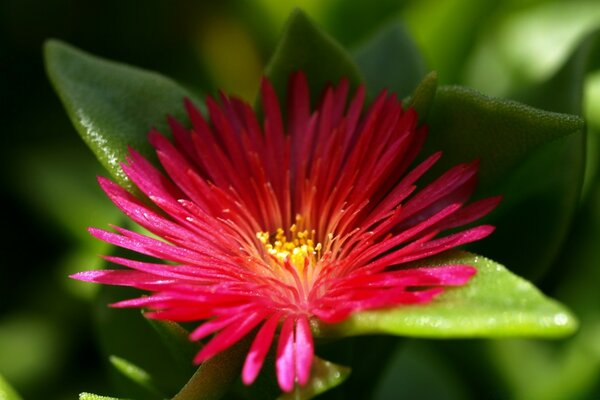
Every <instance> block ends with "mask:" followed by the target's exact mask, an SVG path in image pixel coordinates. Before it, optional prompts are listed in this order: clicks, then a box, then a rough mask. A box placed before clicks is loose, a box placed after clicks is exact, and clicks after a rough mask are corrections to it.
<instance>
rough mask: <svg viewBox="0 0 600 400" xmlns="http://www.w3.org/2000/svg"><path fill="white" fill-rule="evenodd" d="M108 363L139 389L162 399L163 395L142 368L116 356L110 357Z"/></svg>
mask: <svg viewBox="0 0 600 400" xmlns="http://www.w3.org/2000/svg"><path fill="white" fill-rule="evenodd" d="M109 361H110V363H111V364H112V366H113V367H115V369H116V370H117V371H119V372H120V373H121V374H123V376H125V377H127V378H128V379H129V380H131V381H132V382H134V383H135V384H137V385H138V386H140V387H141V388H143V389H145V390H147V391H148V394H149V395H151V396H153V397H157V398H162V397H164V395H162V394H161V393H160V391H159V390H158V389H157V388H156V386H155V384H154V382H153V381H152V377H151V376H150V374H149V373H148V372H146V371H144V370H143V369H142V368H140V367H138V366H137V365H135V364H133V363H131V362H129V361H127V360H125V359H124V358H121V357H117V356H110V357H109Z"/></svg>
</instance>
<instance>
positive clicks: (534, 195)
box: [474, 32, 600, 279]
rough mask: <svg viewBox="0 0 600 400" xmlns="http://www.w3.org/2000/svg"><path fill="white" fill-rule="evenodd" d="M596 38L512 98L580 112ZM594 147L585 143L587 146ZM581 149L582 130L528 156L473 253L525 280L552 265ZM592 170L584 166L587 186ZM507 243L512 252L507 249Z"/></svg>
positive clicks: (576, 182)
mask: <svg viewBox="0 0 600 400" xmlns="http://www.w3.org/2000/svg"><path fill="white" fill-rule="evenodd" d="M599 38H600V34H599V33H598V32H596V33H594V34H592V35H590V36H588V37H586V38H585V39H584V40H583V41H582V42H581V43H580V45H579V46H578V47H577V48H576V49H575V51H574V52H573V54H572V55H571V57H570V58H569V59H568V60H567V62H566V63H565V65H563V66H562V68H560V69H559V70H558V72H556V74H555V75H554V76H553V77H552V78H551V79H549V80H547V81H545V82H543V83H541V84H535V85H530V86H528V87H525V88H523V89H521V90H520V91H518V92H517V93H516V94H515V95H514V97H516V98H518V99H519V100H522V101H524V102H527V103H528V104H531V105H533V106H536V107H541V108H544V109H547V110H551V111H555V112H568V113H572V114H576V115H582V100H583V91H584V84H585V79H586V76H587V74H588V71H589V70H590V69H594V68H598V66H600V48H599V45H600V40H599ZM557 93H560V95H556V94H557ZM589 128H590V126H589V125H588V130H589ZM595 146H596V145H595V144H594V143H592V142H590V143H588V149H589V150H592V151H593V150H595V149H596V147H595ZM585 153H586V134H585V132H584V131H583V130H581V131H579V132H576V133H575V134H573V135H570V136H568V137H565V138H561V139H559V140H557V141H554V142H551V143H548V144H546V145H544V146H543V147H542V148H540V149H539V150H538V151H537V152H534V153H533V154H532V155H531V156H530V157H528V159H527V161H526V162H525V163H524V164H523V165H522V166H521V167H520V168H518V169H517V170H516V171H515V172H514V173H513V176H512V178H511V179H510V180H509V181H507V182H505V184H504V185H503V186H501V187H499V188H498V190H499V191H500V193H503V194H504V195H505V201H504V204H503V206H502V207H501V208H500V209H499V210H498V213H496V214H495V215H492V221H490V222H491V223H492V224H496V225H497V227H498V230H497V232H496V234H495V235H494V236H493V237H492V238H491V240H489V241H484V242H482V243H478V244H477V246H476V247H474V249H475V251H477V252H480V253H482V254H486V255H488V256H490V257H492V258H494V259H498V260H500V261H502V262H504V263H506V264H507V265H511V267H513V268H514V270H515V271H516V272H518V273H520V274H522V275H523V276H525V277H527V278H530V279H535V278H537V277H540V276H542V274H543V273H545V272H546V271H547V270H548V268H549V267H550V266H551V265H553V262H554V261H555V259H556V256H557V255H558V253H559V251H560V249H561V246H562V244H563V242H564V239H565V237H566V236H567V233H568V230H569V227H570V225H571V221H572V219H573V216H574V213H575V210H576V208H577V206H578V204H579V201H580V194H581V188H582V181H583V177H584V171H585V169H586V167H585V165H586V156H585ZM588 156H590V157H588V161H590V160H594V158H593V157H591V156H593V154H592V153H588ZM593 165H594V163H591V164H590V166H593ZM594 173H595V172H594V171H593V170H592V168H588V171H587V184H586V189H589V187H590V184H591V179H592V178H593V176H594ZM586 193H587V190H586ZM548 216H552V217H551V218H549V217H548ZM515 233H518V235H516V234H515ZM508 247H509V248H510V249H511V251H510V252H506V251H505V249H506V248H508Z"/></svg>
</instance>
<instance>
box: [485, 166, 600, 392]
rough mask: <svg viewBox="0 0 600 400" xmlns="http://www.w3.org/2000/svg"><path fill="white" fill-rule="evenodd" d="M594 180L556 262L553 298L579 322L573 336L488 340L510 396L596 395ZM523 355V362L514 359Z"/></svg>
mask: <svg viewBox="0 0 600 400" xmlns="http://www.w3.org/2000/svg"><path fill="white" fill-rule="evenodd" d="M599 242H600V180H599V179H598V177H596V180H595V181H594V182H593V185H592V187H591V189H590V193H589V196H588V197H587V198H586V199H585V202H584V203H583V205H582V206H581V208H580V210H579V211H578V215H577V217H576V219H575V222H574V224H573V226H572V229H571V230H570V234H569V237H568V239H567V241H566V244H565V247H564V249H563V252H562V254H561V257H560V258H559V259H558V261H557V263H556V264H557V270H556V273H557V274H558V273H560V280H559V281H558V282H557V283H556V286H557V289H556V290H555V293H556V296H557V298H559V299H560V300H561V301H564V302H565V303H566V304H569V306H571V307H572V308H573V311H574V312H575V313H576V314H577V316H578V317H579V318H580V321H581V329H580V330H579V331H578V333H577V335H575V336H574V337H572V338H570V339H569V340H567V341H564V342H560V343H544V342H539V341H533V340H511V341H501V342H498V343H490V344H489V353H490V356H491V360H492V362H493V365H494V367H495V368H496V370H497V371H499V373H500V374H501V375H502V377H503V378H504V380H505V381H506V382H507V383H508V387H509V389H510V391H511V393H510V395H511V396H510V397H511V398H514V399H518V400H520V399H534V398H539V399H542V398H543V399H561V400H567V399H575V398H579V399H596V398H599V396H600V386H598V376H600V341H599V340H598V338H600V291H598V282H600V269H599V268H598V265H600V252H599V251H598V243H599ZM522 354H527V355H528V356H527V358H526V359H523V362H519V363H515V362H514V360H515V357H519V356H520V355H522Z"/></svg>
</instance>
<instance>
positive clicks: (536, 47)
mask: <svg viewBox="0 0 600 400" xmlns="http://www.w3.org/2000/svg"><path fill="white" fill-rule="evenodd" d="M296 6H299V7H302V8H303V9H304V10H305V11H306V12H307V13H308V14H309V15H310V16H311V17H312V18H313V19H314V20H315V21H316V22H317V23H318V24H319V25H320V26H321V27H322V28H323V29H324V30H326V31H327V32H329V33H330V34H331V35H332V36H333V37H334V38H336V39H337V40H338V41H339V42H340V43H342V44H343V45H344V46H345V47H346V48H347V49H349V51H350V52H351V53H352V54H355V55H356V56H357V57H358V56H360V48H361V45H362V44H363V43H365V42H367V41H368V40H370V39H372V38H373V37H375V36H376V35H377V34H378V32H380V31H381V30H382V29H383V30H385V29H390V28H391V27H395V29H400V30H401V31H402V32H404V33H406V34H407V35H408V37H410V38H412V40H413V41H414V51H416V52H420V53H421V55H422V63H423V65H424V66H426V68H427V69H430V70H436V71H438V74H439V78H440V83H442V84H462V85H465V86H469V87H473V88H475V89H478V90H480V91H482V92H483V93H485V94H488V95H493V96H500V97H507V98H519V99H524V98H525V99H526V96H522V95H521V94H520V93H522V92H523V89H524V88H528V87H531V86H535V85H538V84H541V83H543V82H545V81H546V80H548V79H550V78H551V77H553V76H555V74H556V73H558V72H559V71H561V68H563V66H564V65H565V63H567V62H568V61H569V60H572V58H571V57H572V54H573V53H574V52H575V51H576V50H577V49H579V48H580V46H581V45H582V43H583V42H584V41H585V40H592V41H593V40H594V39H595V32H596V30H597V29H600V2H598V1H593V0H591V1H583V0H574V1H567V0H565V1H547V0H413V1H409V0H405V1H400V0H378V1H373V0H328V1H323V0H306V1H296V2H292V1H283V0H253V1H250V0H247V1H244V0H221V1H218V2H214V1H191V0H190V1H184V0H172V1H159V0H146V1H144V2H134V1H122V0H121V1H120V0H105V1H102V2H92V1H75V0H50V1H37V0H3V1H2V2H0V113H1V114H2V118H1V121H2V128H1V129H0V151H1V153H2V155H1V157H0V198H1V199H2V209H1V211H0V212H1V215H2V240H1V241H0V246H1V250H0V254H1V256H2V261H1V264H0V376H2V377H3V378H4V379H6V380H7V381H8V382H10V384H11V385H12V386H14V387H15V388H16V389H17V390H18V391H19V392H20V393H21V394H22V396H23V397H24V398H25V399H73V398H76V396H77V394H78V393H80V392H83V391H90V392H97V393H104V394H118V393H116V392H115V389H113V387H112V386H111V380H112V378H111V376H112V375H114V371H112V367H111V366H110V365H109V363H108V362H107V360H106V356H105V355H104V354H103V353H102V351H101V350H99V346H98V345H97V341H98V340H97V339H98V334H97V333H96V330H95V329H94V326H95V324H97V323H98V320H99V317H98V313H100V314H101V311H98V310H95V309H94V306H93V299H94V297H95V295H96V291H97V288H94V287H92V286H88V285H84V284H81V283H76V282H73V281H70V280H69V279H68V278H67V275H68V274H69V273H73V272H75V271H78V270H81V269H82V268H92V267H94V266H99V265H100V259H99V258H98V257H97V255H98V254H101V253H102V252H103V250H104V249H103V246H104V245H103V244H102V243H99V242H98V241H96V240H93V239H92V238H91V237H89V235H88V234H87V231H86V228H87V227H88V226H92V225H93V226H100V227H104V226H107V224H108V223H109V222H117V221H118V220H119V218H120V217H119V215H118V213H117V212H116V210H115V209H114V208H113V207H112V206H111V205H110V204H109V202H108V201H107V200H106V199H105V198H104V197H103V195H102V193H101V192H100V190H99V188H98V187H97V185H96V181H95V176H96V175H98V174H103V173H104V172H103V171H102V170H101V167H100V166H99V165H98V164H97V162H96V161H95V159H94V157H93V156H92V153H91V152H90V151H89V150H88V149H87V148H86V147H85V145H84V144H83V142H82V141H81V140H80V139H79V137H78V135H77V134H76V132H75V130H74V129H73V127H72V126H71V124H70V122H69V120H68V118H67V116H66V113H65V112H64V111H63V109H62V106H61V104H60V102H59V100H58V98H57V97H56V95H55V94H54V92H53V91H52V89H51V87H50V84H49V82H48V80H47V78H46V76H45V73H44V66H43V60H42V44H43V42H44V40H46V39H47V38H51V37H54V38H59V39H62V40H64V41H67V42H69V43H71V44H73V45H75V46H78V47H80V48H82V49H85V50H86V51H89V52H91V53H94V54H97V55H100V56H102V57H106V58H109V59H113V60H118V61H121V62H125V63H128V64H132V65H137V66H140V67H143V68H146V69H150V70H155V71H159V72H161V73H163V74H165V75H168V76H171V77H173V78H175V79H176V80H177V81H179V82H180V83H181V84H183V85H184V86H186V87H188V88H190V89H191V90H193V91H195V92H197V93H215V91H216V90H217V88H220V89H222V90H224V91H226V92H230V93H231V92H232V93H236V94H238V95H239V96H241V97H243V98H245V99H248V100H251V99H253V98H254V96H255V94H256V92H257V88H258V83H259V79H260V76H261V71H262V69H263V67H264V66H265V64H266V62H267V61H268V59H269V56H270V54H271V53H272V51H273V49H274V47H275V45H276V43H277V38H278V35H279V33H280V32H281V29H282V27H283V25H284V23H285V20H286V17H287V15H288V14H289V12H290V11H291V10H292V9H293V8H294V7H296ZM594 50H595V47H594V46H592V47H591V50H589V51H590V52H591V54H592V55H593V54H595V53H594ZM596 53H598V52H596ZM390 57H394V55H393V54H390ZM598 58H600V57H596V59H598ZM585 60H593V57H591V58H589V59H588V58H586V59H585ZM599 65H600V64H594V63H593V61H590V65H589V67H588V66H586V67H585V68H584V67H582V68H581V69H580V70H578V71H579V72H578V74H579V75H578V76H577V77H576V79H579V80H580V81H581V82H582V85H583V87H584V89H585V90H584V92H583V94H584V96H583V97H582V98H581V100H582V101H583V103H582V108H581V111H579V110H577V109H575V110H574V111H573V112H581V113H582V114H583V115H584V116H585V117H586V119H587V120H588V126H589V128H590V131H591V132H592V135H591V139H590V142H589V150H588V152H589V157H588V167H587V169H586V185H585V186H584V195H583V196H582V199H581V201H580V205H579V209H578V212H577V214H574V215H575V216H574V217H572V218H569V221H568V224H567V225H568V230H567V231H566V232H568V234H567V233H565V236H564V238H563V239H564V240H560V241H559V242H557V243H553V244H551V246H553V248H554V250H555V251H554V252H553V254H552V256H551V257H550V258H549V259H548V261H547V264H548V265H547V266H546V267H545V268H543V271H542V272H540V271H537V272H535V273H531V276H528V277H529V278H531V279H534V280H535V281H536V284H538V285H539V286H540V287H541V288H542V290H543V291H545V292H546V293H549V294H552V295H554V296H557V297H559V298H560V299H561V300H562V301H564V302H565V303H566V304H568V305H569V306H571V307H572V308H573V309H574V310H575V311H576V313H578V314H580V316H581V319H582V321H583V322H584V324H583V327H582V329H581V332H580V333H579V334H578V335H577V336H576V337H574V338H571V339H568V340H562V341H558V342H554V343H545V342H538V341H527V340H519V341H517V340H511V341H498V342H491V341H453V342H444V343H442V342H431V341H424V340H410V341H404V342H403V343H402V344H401V345H398V346H397V348H396V347H394V348H391V349H390V351H394V352H395V353H394V354H395V356H394V357H393V358H392V362H391V364H390V366H389V368H388V369H387V372H386V374H384V375H383V376H382V377H381V382H380V385H379V389H378V390H377V391H376V394H375V397H376V398H377V399H396V398H401V396H406V398H424V399H426V398H431V399H471V398H488V399H494V398H496V399H505V398H521V399H552V398H556V399H576V398H579V399H597V398H600V384H599V381H600V379H599V378H600V339H599V338H600V311H599V310H600V306H599V304H600V299H599V296H598V294H594V293H596V292H597V286H598V284H600V279H599V278H600V274H599V272H598V271H597V270H599V269H600V249H595V246H596V243H599V244H600V195H599V194H598V192H599V191H598V187H599V185H598V182H597V181H598V179H596V177H595V171H596V156H595V153H594V151H595V149H596V141H595V139H594V138H595V136H593V131H594V128H595V127H598V126H600V70H598V71H596V70H595V68H596V67H598V66H599ZM390 73H393V71H390ZM576 79H575V78H574V80H576ZM567 95H570V92H569V93H567V92H561V91H555V92H550V93H548V95H547V96H548V97H549V98H550V99H552V98H553V96H555V97H556V98H562V97H564V96H567ZM576 95H577V96H579V97H581V94H576ZM532 103H535V102H534V101H532ZM534 105H536V104H534ZM157 118H158V116H157ZM562 168H564V169H566V170H568V168H569V165H564V166H562ZM549 218H552V216H549ZM533 256H534V257H535V255H533ZM495 258H496V259H497V260H498V261H501V262H504V263H506V264H507V266H508V267H509V268H511V266H512V264H511V261H512V260H511V259H510V256H509V255H506V256H504V255H503V254H496V255H495ZM595 267H598V268H595ZM523 271H527V269H526V268H525V267H523V269H522V271H520V273H521V274H523V275H526V276H527V272H523ZM120 334H123V335H127V334H128V332H127V331H123V332H120ZM416 393H418V396H416V397H415V394H416Z"/></svg>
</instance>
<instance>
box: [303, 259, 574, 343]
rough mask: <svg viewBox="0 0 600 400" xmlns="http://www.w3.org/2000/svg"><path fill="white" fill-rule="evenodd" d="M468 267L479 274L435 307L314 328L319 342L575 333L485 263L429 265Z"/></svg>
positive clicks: (559, 311) (569, 318) (556, 311)
mask: <svg viewBox="0 0 600 400" xmlns="http://www.w3.org/2000/svg"><path fill="white" fill-rule="evenodd" d="M454 264H467V265H473V266H474V267H475V268H477V274H476V275H475V276H474V277H473V278H472V279H471V281H470V282H469V283H468V284H467V285H465V286H462V287H459V288H452V289H447V290H446V291H445V292H444V293H443V294H442V295H440V296H439V297H437V298H436V299H435V300H434V301H432V302H431V303H428V304H425V305H413V306H400V307H397V308H392V309H388V310H377V311H365V312H359V313H355V314H353V315H352V316H350V317H349V318H348V319H347V320H346V321H344V322H342V323H339V324H335V325H327V324H322V323H316V324H315V326H314V327H313V329H314V330H315V331H316V334H317V335H320V336H351V335H364V334H380V333H383V334H393V335H404V336H415V337H428V338H459V337H462V338H468V337H493V338H499V337H515V336H535V337H547V338H553V337H562V336H565V335H568V334H571V333H573V332H574V331H575V329H576V328H577V321H576V319H575V317H574V316H573V315H571V313H570V312H569V311H568V310H567V309H566V308H565V307H564V306H562V305H560V304H559V303H558V302H556V301H554V300H551V299H548V298H547V297H545V296H544V295H543V294H542V293H541V292H540V291H539V290H538V289H536V288H535V286H533V285H532V284H531V283H529V282H527V281H525V280H524V279H522V278H519V277H518V276H516V275H514V274H512V273H511V272H510V271H508V270H507V269H506V268H505V267H504V266H502V265H500V264H498V263H496V262H494V261H491V260H488V259H486V258H484V257H481V256H478V255H475V254H471V253H467V252H459V251H453V252H450V253H447V254H445V255H443V256H440V257H437V258H435V259H431V260H428V261H427V262H426V265H428V266H429V265H430V266H437V265H454Z"/></svg>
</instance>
